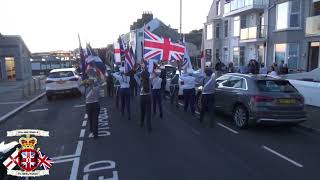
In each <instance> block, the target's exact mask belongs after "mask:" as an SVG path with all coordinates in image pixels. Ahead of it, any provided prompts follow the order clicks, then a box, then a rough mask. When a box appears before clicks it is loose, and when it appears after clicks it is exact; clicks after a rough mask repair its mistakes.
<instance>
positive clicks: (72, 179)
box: [69, 157, 80, 180]
mask: <svg viewBox="0 0 320 180" xmlns="http://www.w3.org/2000/svg"><path fill="white" fill-rule="evenodd" d="M79 164H80V157H78V158H75V159H74V161H73V165H72V169H71V174H70V178H69V180H77V176H78V170H79Z"/></svg>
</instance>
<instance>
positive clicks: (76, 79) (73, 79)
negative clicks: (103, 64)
mask: <svg viewBox="0 0 320 180" xmlns="http://www.w3.org/2000/svg"><path fill="white" fill-rule="evenodd" d="M78 80H79V78H76V77H75V78H71V79H69V81H78Z"/></svg>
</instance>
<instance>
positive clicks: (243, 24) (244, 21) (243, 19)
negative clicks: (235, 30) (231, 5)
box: [240, 16, 247, 29]
mask: <svg viewBox="0 0 320 180" xmlns="http://www.w3.org/2000/svg"><path fill="white" fill-rule="evenodd" d="M240 28H241V29H243V28H247V17H246V16H241V17H240Z"/></svg>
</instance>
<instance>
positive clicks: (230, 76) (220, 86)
mask: <svg viewBox="0 0 320 180" xmlns="http://www.w3.org/2000/svg"><path fill="white" fill-rule="evenodd" d="M227 76H228V79H227V80H225V81H223V82H227V81H230V79H231V78H232V77H235V78H240V79H242V80H244V81H243V82H244V83H245V86H246V88H242V87H241V88H235V87H228V86H223V85H222V83H223V82H221V83H218V88H225V89H237V90H243V91H248V82H247V79H246V78H244V77H241V76H236V75H227ZM221 77H223V76H221ZM221 77H220V78H221ZM216 81H219V78H218V79H217V80H216Z"/></svg>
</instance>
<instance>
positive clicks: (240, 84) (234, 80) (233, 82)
mask: <svg viewBox="0 0 320 180" xmlns="http://www.w3.org/2000/svg"><path fill="white" fill-rule="evenodd" d="M221 85H222V86H223V87H230V88H238V89H247V85H246V82H245V79H244V78H242V77H237V76H231V77H230V78H229V79H228V80H226V81H225V82H222V83H221Z"/></svg>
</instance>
